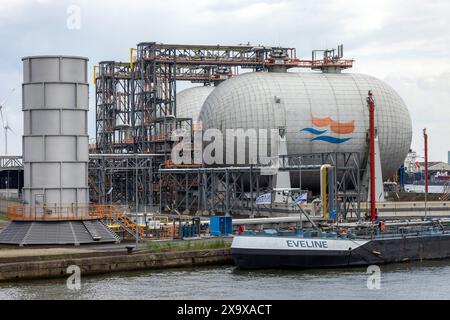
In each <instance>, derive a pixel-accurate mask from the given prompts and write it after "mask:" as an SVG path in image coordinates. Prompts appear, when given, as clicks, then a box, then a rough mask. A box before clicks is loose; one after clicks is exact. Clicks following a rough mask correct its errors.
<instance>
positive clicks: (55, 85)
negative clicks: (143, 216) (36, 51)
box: [22, 56, 89, 206]
mask: <svg viewBox="0 0 450 320" xmlns="http://www.w3.org/2000/svg"><path fill="white" fill-rule="evenodd" d="M22 61H23V78H24V80H23V82H24V83H23V88H22V89H23V97H22V99H23V101H22V104H23V112H24V135H23V163H24V188H23V194H24V201H25V203H26V204H29V205H31V206H41V205H44V204H45V205H54V204H56V205H60V206H66V205H67V206H70V205H73V204H85V203H88V202H89V196H88V179H87V177H88V176H87V175H88V161H89V159H88V158H89V149H88V126H87V117H88V109H89V103H88V92H89V85H88V80H87V61H88V59H87V58H83V57H72V56H34V57H25V58H23V59H22Z"/></svg>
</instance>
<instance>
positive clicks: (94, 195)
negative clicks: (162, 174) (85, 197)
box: [89, 154, 160, 210]
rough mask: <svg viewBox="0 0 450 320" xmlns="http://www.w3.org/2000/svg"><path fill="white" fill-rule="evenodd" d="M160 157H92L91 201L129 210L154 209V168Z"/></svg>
mask: <svg viewBox="0 0 450 320" xmlns="http://www.w3.org/2000/svg"><path fill="white" fill-rule="evenodd" d="M159 157H160V155H155V154H91V155H89V177H90V178H89V187H90V193H91V194H90V197H91V201H92V202H95V203H103V204H111V205H118V204H119V205H123V206H124V207H126V208H131V207H133V208H138V209H139V210H143V209H144V207H151V208H152V207H153V206H154V204H155V200H154V199H153V195H154V192H153V184H154V181H153V178H154V174H153V169H154V163H155V162H158V161H157V159H158V158H159Z"/></svg>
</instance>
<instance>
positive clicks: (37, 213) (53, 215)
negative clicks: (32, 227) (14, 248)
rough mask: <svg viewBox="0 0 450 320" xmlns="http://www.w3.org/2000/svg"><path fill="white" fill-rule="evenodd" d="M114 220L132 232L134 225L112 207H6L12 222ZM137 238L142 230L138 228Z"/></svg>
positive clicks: (140, 235)
mask: <svg viewBox="0 0 450 320" xmlns="http://www.w3.org/2000/svg"><path fill="white" fill-rule="evenodd" d="M93 219H114V220H116V221H118V222H120V223H122V224H123V225H124V226H125V227H127V228H129V229H130V230H132V231H133V232H135V230H136V224H135V223H134V222H133V221H131V219H130V218H129V217H128V216H126V215H125V214H123V213H122V212H121V211H120V210H119V209H117V208H115V207H114V206H112V205H98V204H93V205H90V204H88V205H79V204H73V205H59V204H45V205H42V206H13V207H8V220H14V221H62V220H93ZM138 232H139V237H142V235H143V233H144V229H143V228H142V227H141V226H139V231H138Z"/></svg>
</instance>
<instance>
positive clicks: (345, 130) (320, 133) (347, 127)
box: [300, 116, 355, 144]
mask: <svg viewBox="0 0 450 320" xmlns="http://www.w3.org/2000/svg"><path fill="white" fill-rule="evenodd" d="M311 123H312V125H313V126H314V127H318V128H324V127H329V130H330V133H337V134H339V135H342V134H350V133H353V131H355V120H353V121H350V122H339V121H335V120H333V119H331V118H330V117H326V118H316V117H314V116H313V117H312V120H311ZM300 131H306V132H309V133H312V134H314V135H316V136H317V137H315V138H312V139H311V141H325V142H329V143H334V144H339V143H344V142H347V141H348V140H351V138H336V137H333V136H331V135H328V134H325V133H327V132H328V129H325V130H319V129H316V128H312V127H308V128H303V129H301V130H300Z"/></svg>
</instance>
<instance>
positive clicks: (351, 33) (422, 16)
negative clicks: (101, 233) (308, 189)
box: [0, 0, 450, 161]
mask: <svg viewBox="0 0 450 320" xmlns="http://www.w3.org/2000/svg"><path fill="white" fill-rule="evenodd" d="M71 5H75V6H77V7H78V8H79V9H80V17H81V20H80V22H81V23H80V28H79V29H78V28H75V29H73V28H72V29H70V28H68V19H69V25H71V24H70V23H71V21H72V20H70V18H71V16H70V14H71V13H70V12H69V13H68V9H69V8H70V6H71ZM69 11H70V10H69ZM449 17H450V1H445V0H444V1H432V0H427V1H423V0H420V1H419V0H404V1H394V0H389V1H384V0H376V1H363V0H354V1H353V0H352V1H345V0H335V1H320V0H312V1H309V0H302V1H293V0H284V1H277V0H274V1H270V0H266V1H259V0H195V1H188V0H182V1H180V0H178V1H173V0H163V1H151V0H145V1H144V0H137V1H134V0H127V1H114V0H109V1H99V0H95V1H93V0H89V1H87V0H79V1H77V0H72V1H62V0H0V43H1V47H2V49H1V53H0V55H1V59H0V103H1V101H2V100H3V99H4V98H5V97H6V96H7V95H8V93H9V92H10V91H11V89H12V88H15V89H16V90H15V92H14V93H13V95H12V96H11V98H10V99H9V100H8V102H7V104H6V107H7V114H8V118H9V124H10V126H11V127H12V129H13V130H14V131H15V132H16V133H17V135H14V134H9V136H8V141H9V148H8V149H9V153H11V154H21V152H22V151H21V138H20V134H21V133H22V127H23V124H22V113H21V83H22V62H21V57H23V56H28V55H35V54H70V55H82V56H86V57H88V58H89V59H90V62H89V63H90V66H92V65H93V64H94V63H97V62H98V61H101V60H124V61H126V60H128V57H129V56H128V55H129V48H130V47H134V46H135V45H136V43H138V42H142V41H157V42H165V43H194V44H197V43H199V44H239V43H247V42H250V43H251V44H265V45H274V46H275V45H282V46H288V47H295V48H297V55H298V56H300V57H304V58H308V57H310V55H311V50H312V49H324V48H330V47H336V45H337V44H339V43H343V44H344V54H345V56H347V57H351V58H354V59H356V63H355V67H354V68H353V69H352V71H351V72H359V73H366V74H370V75H373V76H375V77H378V78H380V79H382V80H384V81H386V82H387V83H388V84H390V85H391V86H392V87H393V88H394V89H395V90H397V92H398V93H399V94H400V96H401V97H402V98H403V99H404V101H405V102H406V105H407V106H408V107H409V110H410V113H411V117H412V122H413V142H412V148H413V149H415V150H416V151H417V152H418V153H419V154H420V155H423V143H422V128H424V127H426V128H428V132H429V139H430V151H429V152H430V159H431V160H444V161H446V160H447V150H450V18H449ZM94 102H95V100H94V95H93V88H92V86H91V93H90V105H91V111H90V135H91V137H94V136H95V125H94V121H95V115H94V112H93V111H94ZM3 150H4V138H3V135H0V153H3Z"/></svg>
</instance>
